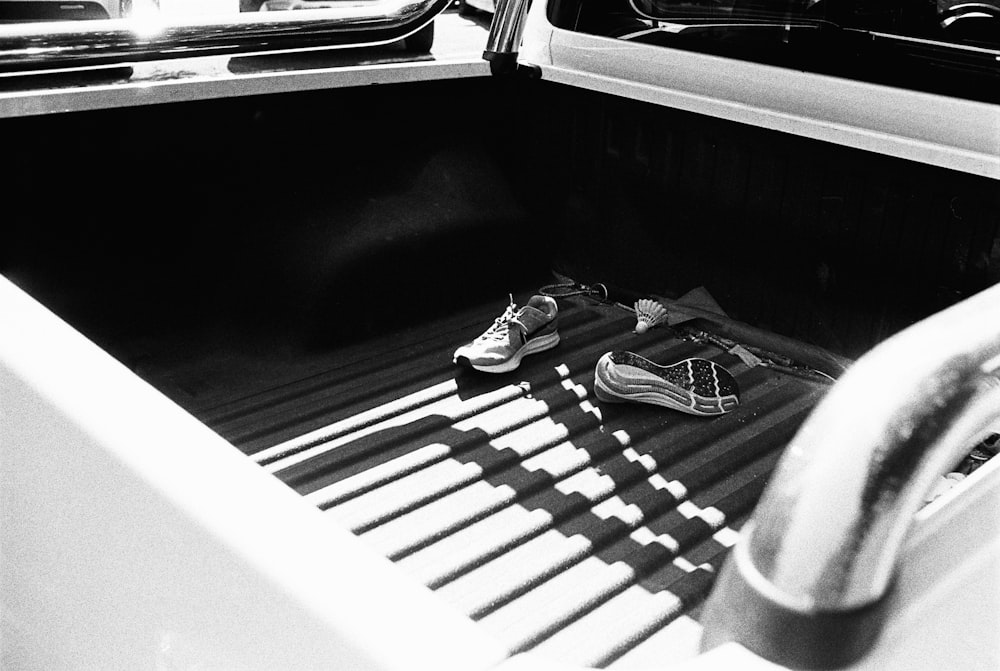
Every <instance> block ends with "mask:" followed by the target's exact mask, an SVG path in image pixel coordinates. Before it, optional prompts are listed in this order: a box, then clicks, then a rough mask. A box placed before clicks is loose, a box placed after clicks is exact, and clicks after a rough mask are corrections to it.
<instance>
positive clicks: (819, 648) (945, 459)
mask: <svg viewBox="0 0 1000 671" xmlns="http://www.w3.org/2000/svg"><path fill="white" fill-rule="evenodd" d="M998 367H1000V285H997V286H994V287H992V288H990V289H987V290H986V291H983V292H982V293H980V294H978V295H976V296H973V297H972V298H969V299H967V300H965V301H963V302H961V303H959V304H957V305H955V306H952V307H951V308H948V309H947V310H944V311H942V312H940V313H938V314H937V315H934V316H932V317H930V318H928V319H926V320H924V321H922V322H920V323H918V324H916V325H914V326H912V327H910V328H908V329H906V330H905V331H903V332H901V333H899V334H897V335H896V336H893V337H892V338H890V339H888V340H886V341H885V342H884V343H882V344H880V345H879V346H877V347H876V348H874V349H873V350H872V351H871V352H869V353H868V354H866V355H865V356H863V357H862V358H861V359H859V360H858V362H857V363H856V364H855V365H854V366H852V367H851V368H850V369H849V370H848V371H847V372H846V373H845V374H844V376H843V377H842V378H841V379H840V380H839V381H838V382H837V383H836V384H835V385H834V387H833V388H832V389H831V391H830V393H829V394H828V395H827V396H826V397H825V398H824V399H823V401H822V402H821V403H820V404H819V405H818V406H817V407H816V409H815V410H814V411H813V413H812V414H811V415H810V417H809V418H808V419H807V420H806V422H805V423H804V424H803V425H802V427H801V429H800V430H799V432H798V433H797V435H796V436H795V438H794V439H793V440H792V442H791V443H790V444H789V446H788V448H787V449H786V450H785V453H784V455H783V456H782V459H781V462H780V463H779V465H778V467H777V469H776V470H775V475H774V476H773V479H772V481H771V483H770V484H769V486H768V489H767V491H766V492H765V494H764V496H763V497H762V498H761V502H760V504H759V505H758V507H757V510H756V511H755V513H754V518H753V521H752V522H751V523H750V524H749V525H748V526H747V528H746V529H745V533H744V537H743V540H742V541H741V543H740V544H739V545H738V547H737V549H736V551H734V553H733V556H732V557H730V559H729V561H728V562H727V564H726V566H725V567H724V569H723V572H722V574H721V575H720V578H719V581H718V583H717V585H716V588H715V590H714V591H713V593H712V595H711V596H710V598H709V602H708V604H707V606H706V614H705V619H704V624H705V634H704V638H703V647H704V648H706V649H707V648H710V647H714V646H715V645H718V644H719V643H722V642H724V641H728V640H736V641H739V642H740V643H742V644H744V645H745V646H746V647H748V648H749V649H751V650H753V651H755V652H757V653H758V654H760V655H762V656H764V657H766V658H768V659H771V660H772V661H776V662H779V663H782V664H786V665H788V666H793V667H832V666H838V665H842V664H845V663H848V662H850V661H852V660H853V659H854V658H856V657H858V656H860V655H861V654H863V653H864V651H865V650H867V648H868V646H870V645H871V644H872V643H873V642H874V640H875V635H876V634H877V631H878V625H879V622H880V621H881V617H882V613H881V611H880V608H879V606H880V604H882V603H883V602H884V600H885V597H886V595H887V593H888V592H889V590H890V588H891V584H892V580H893V576H894V574H895V568H896V564H897V561H898V557H899V550H900V547H901V546H902V544H903V541H904V539H905V537H906V533H907V531H908V529H909V527H910V524H911V522H912V519H913V516H914V514H915V513H916V512H917V510H918V509H919V508H920V506H921V505H922V503H923V500H924V496H925V495H926V493H927V492H928V491H929V489H930V488H931V487H932V485H933V484H934V482H935V481H936V479H937V478H938V477H939V476H940V475H942V474H943V473H945V472H947V471H948V470H949V469H950V468H953V467H954V466H955V465H956V464H957V463H958V462H959V461H960V460H961V459H962V457H964V456H965V455H967V454H968V453H969V452H970V451H971V450H972V448H973V447H974V446H975V444H976V443H977V442H978V441H979V440H981V439H982V438H983V437H985V435H986V434H987V433H988V432H989V431H990V430H992V429H994V428H995V426H996V425H997V422H998V420H1000V381H998V380H997V377H996V373H997V369H998ZM851 637H853V640H852V639H851Z"/></svg>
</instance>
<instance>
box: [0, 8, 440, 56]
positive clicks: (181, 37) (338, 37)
mask: <svg viewBox="0 0 1000 671" xmlns="http://www.w3.org/2000/svg"><path fill="white" fill-rule="evenodd" d="M449 4H450V1H449V0H360V1H358V2H344V3H331V4H330V5H329V6H328V7H325V8H323V9H305V10H296V11H280V12H248V13H243V14H234V15H233V16H206V17H193V18H185V19H180V20H173V19H171V20H170V21H169V22H166V21H162V20H161V19H159V18H158V17H156V16H152V17H142V18H139V17H135V18H131V19H109V20H100V21H55V22H49V23H21V24H5V25H0V72H8V73H9V72H21V71H24V72H28V71H36V70H46V69H56V68H72V67H88V66H97V65H111V64H127V63H129V62H137V61H149V60H160V59H168V58H182V57H189V56H213V55H224V54H236V53H249V52H254V51H279V50H284V49H298V48H308V47H350V46H363V45H370V44H383V43H388V42H394V41H396V40H399V39H402V38H404V37H406V36H408V35H410V34H411V33H414V32H416V31H417V30H419V29H420V28H422V27H423V26H424V25H426V24H427V23H429V22H430V21H431V20H432V19H433V18H434V17H435V16H436V15H437V14H439V13H440V12H441V11H443V10H444V9H445V8H446V7H447V6H448V5H449Z"/></svg>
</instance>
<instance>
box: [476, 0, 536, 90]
mask: <svg viewBox="0 0 1000 671" xmlns="http://www.w3.org/2000/svg"><path fill="white" fill-rule="evenodd" d="M529 3H530V0H499V2H497V5H496V11H495V12H494V13H493V22H492V23H491V24H490V34H489V35H488V36H487V37H486V48H485V50H483V59H484V60H487V61H489V62H490V70H491V71H492V72H493V74H504V73H508V72H513V71H514V70H515V69H516V68H517V53H518V50H519V49H520V47H521V37H522V36H523V35H524V22H525V19H526V18H527V15H528V5H529Z"/></svg>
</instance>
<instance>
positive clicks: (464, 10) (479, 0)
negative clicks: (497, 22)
mask: <svg viewBox="0 0 1000 671" xmlns="http://www.w3.org/2000/svg"><path fill="white" fill-rule="evenodd" d="M496 9H497V3H496V0H458V13H459V14H461V15H462V16H469V15H470V14H473V13H475V12H476V11H480V12H489V13H490V14H492V13H493V12H495V11H496Z"/></svg>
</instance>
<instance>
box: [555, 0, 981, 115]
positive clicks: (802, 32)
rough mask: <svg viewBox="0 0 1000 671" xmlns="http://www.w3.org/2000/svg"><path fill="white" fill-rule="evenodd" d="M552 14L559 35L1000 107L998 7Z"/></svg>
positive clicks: (706, 2)
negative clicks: (665, 49)
mask: <svg viewBox="0 0 1000 671" xmlns="http://www.w3.org/2000/svg"><path fill="white" fill-rule="evenodd" d="M552 8H553V9H552V11H550V19H552V21H553V23H554V24H555V25H557V26H558V27H561V28H568V29H571V30H577V31H581V32H586V33H592V34H596V35H604V36H608V37H614V38H617V39H621V40H629V41H634V42H643V43H647V44H651V45H659V46H663V47H669V48H676V49H685V50H693V51H700V52H705V53H711V54H716V55H720V56H726V57H731V58H739V59H744V60H751V61H756V62H761V63H768V64H772V65H778V66H783V67H790V68H795V69H799V70H808V71H814V72H820V73H826V74H832V75H836V76H840V77H849V78H854V79H859V80H864V81H873V82H878V83H884V84H889V85H894V86H902V87H906V88H912V89H918V90H926V91H930V92H935V93H944V94H947V95H954V96H961V97H966V98H971V99H977V100H986V101H990V102H997V101H1000V0H985V1H983V2H963V1H960V0H681V1H674V0H578V1H577V2H562V3H553V4H552Z"/></svg>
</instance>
